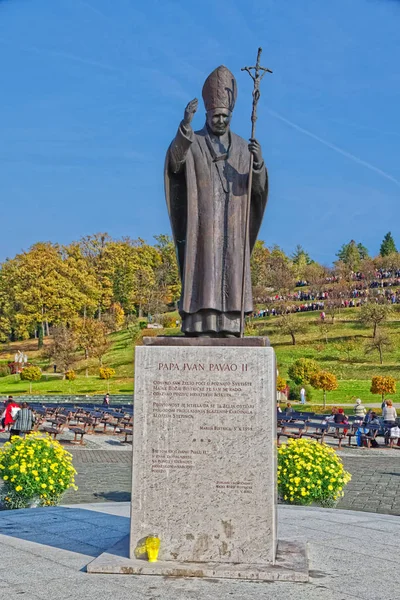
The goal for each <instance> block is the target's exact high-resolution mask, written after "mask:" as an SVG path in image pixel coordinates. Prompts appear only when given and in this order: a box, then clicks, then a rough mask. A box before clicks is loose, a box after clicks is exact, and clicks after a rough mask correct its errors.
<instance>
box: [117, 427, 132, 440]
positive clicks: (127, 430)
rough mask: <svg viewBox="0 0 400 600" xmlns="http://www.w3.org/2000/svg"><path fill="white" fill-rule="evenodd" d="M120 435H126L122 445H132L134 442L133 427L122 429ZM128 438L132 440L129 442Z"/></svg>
mask: <svg viewBox="0 0 400 600" xmlns="http://www.w3.org/2000/svg"><path fill="white" fill-rule="evenodd" d="M119 433H123V434H125V438H124V440H123V441H122V442H121V444H132V442H133V427H125V428H124V429H120V430H119ZM128 437H130V438H132V439H131V440H130V441H129V440H128Z"/></svg>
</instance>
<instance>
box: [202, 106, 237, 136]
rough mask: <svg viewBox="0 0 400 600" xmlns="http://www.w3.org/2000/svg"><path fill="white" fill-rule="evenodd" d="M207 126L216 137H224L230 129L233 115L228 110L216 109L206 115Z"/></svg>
mask: <svg viewBox="0 0 400 600" xmlns="http://www.w3.org/2000/svg"><path fill="white" fill-rule="evenodd" d="M206 117H207V125H208V127H209V128H210V129H211V131H212V132H213V134H214V135H217V136H218V137H219V136H220V135H224V133H226V132H227V131H228V129H229V124H230V122H231V118H232V113H231V111H230V110H228V109H227V108H215V109H214V110H209V111H208V112H207V114H206Z"/></svg>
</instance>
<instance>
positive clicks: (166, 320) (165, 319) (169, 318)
mask: <svg viewBox="0 0 400 600" xmlns="http://www.w3.org/2000/svg"><path fill="white" fill-rule="evenodd" d="M177 320H179V319H178V317H177V315H176V312H174V313H164V314H163V315H161V318H160V320H159V323H160V324H161V325H162V326H163V327H165V328H166V329H168V328H170V327H176V321H177Z"/></svg>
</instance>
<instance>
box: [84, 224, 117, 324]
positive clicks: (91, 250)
mask: <svg viewBox="0 0 400 600" xmlns="http://www.w3.org/2000/svg"><path fill="white" fill-rule="evenodd" d="M112 241H113V240H112V238H111V237H110V236H109V235H108V233H96V234H94V235H87V236H85V237H83V238H81V239H80V240H79V242H75V244H74V246H76V245H77V246H78V247H79V250H80V252H81V255H82V256H83V257H84V258H85V261H86V263H87V266H88V269H89V271H90V273H91V275H92V276H93V277H94V279H95V281H96V286H97V288H98V289H99V290H100V294H99V296H98V298H97V307H96V313H97V317H98V319H99V320H101V317H102V314H103V312H104V311H105V310H107V309H108V308H109V307H110V306H111V303H112V300H113V281H112V277H111V272H110V261H109V260H107V250H108V247H109V245H110V244H111V243H112Z"/></svg>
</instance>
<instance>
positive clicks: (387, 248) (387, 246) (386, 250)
mask: <svg viewBox="0 0 400 600" xmlns="http://www.w3.org/2000/svg"><path fill="white" fill-rule="evenodd" d="M394 252H397V249H396V244H395V243H394V239H393V236H392V234H391V232H390V231H388V233H387V234H386V235H385V237H384V238H383V241H382V244H381V249H380V251H379V254H380V255H381V256H389V254H393V253H394Z"/></svg>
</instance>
